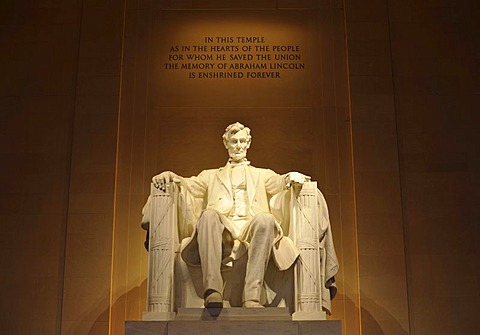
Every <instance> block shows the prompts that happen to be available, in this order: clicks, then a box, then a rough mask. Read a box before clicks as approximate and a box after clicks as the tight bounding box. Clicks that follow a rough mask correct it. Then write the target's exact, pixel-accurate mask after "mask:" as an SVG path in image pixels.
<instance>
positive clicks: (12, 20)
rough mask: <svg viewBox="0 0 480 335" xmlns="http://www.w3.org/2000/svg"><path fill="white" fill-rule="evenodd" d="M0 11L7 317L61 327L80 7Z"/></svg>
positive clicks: (14, 4)
mask: <svg viewBox="0 0 480 335" xmlns="http://www.w3.org/2000/svg"><path fill="white" fill-rule="evenodd" d="M0 8H1V9H0V48H1V52H0V59H1V60H0V68H1V71H0V72H1V76H0V120H1V121H0V161H1V163H0V171H1V172H0V189H1V194H0V250H1V252H0V253H1V257H0V267H1V268H2V271H1V273H2V274H1V276H0V290H1V293H0V295H1V296H2V298H1V299H0V311H1V312H0V314H1V316H0V318H1V320H0V323H1V324H2V327H3V329H2V333H5V334H59V333H60V328H61V324H60V320H61V315H62V299H63V284H64V278H63V272H64V267H65V242H66V238H65V233H66V222H67V212H68V210H67V208H68V199H69V182H70V160H71V150H72V138H73V118H74V110H75V98H76V84H77V66H78V49H79V43H80V26H81V5H80V4H79V2H78V1H64V2H63V4H62V5H59V4H55V3H51V2H48V1H44V2H42V1H41V2H37V1H2V2H1V4H0Z"/></svg>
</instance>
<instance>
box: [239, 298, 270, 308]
mask: <svg viewBox="0 0 480 335" xmlns="http://www.w3.org/2000/svg"><path fill="white" fill-rule="evenodd" d="M243 307H245V308H265V307H264V306H262V305H260V303H259V302H258V301H255V300H247V301H245V302H244V303H243Z"/></svg>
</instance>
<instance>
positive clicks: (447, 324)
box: [346, 0, 480, 334]
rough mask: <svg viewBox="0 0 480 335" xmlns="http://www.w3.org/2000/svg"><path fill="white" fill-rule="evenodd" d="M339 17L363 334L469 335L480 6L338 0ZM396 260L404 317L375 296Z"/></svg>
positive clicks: (475, 241)
mask: <svg viewBox="0 0 480 335" xmlns="http://www.w3.org/2000/svg"><path fill="white" fill-rule="evenodd" d="M346 17H347V40H348V45H349V66H350V78H351V99H352V120H353V126H352V128H353V141H354V155H355V163H356V170H355V178H356V198H357V204H358V207H357V219H358V227H359V228H358V231H359V258H360V285H361V292H362V298H361V304H362V328H363V330H364V333H367V334H400V333H404V332H407V330H408V327H409V328H410V333H412V334H471V333H475V332H476V330H477V329H478V325H477V322H476V320H475V318H476V315H477V313H476V310H477V309H478V307H479V304H480V297H479V286H478V280H479V266H478V252H479V249H478V248H479V247H478V245H479V238H478V236H479V226H478V222H479V212H478V204H479V193H478V185H479V178H478V174H477V173H476V171H477V170H478V168H479V158H478V157H479V156H478V150H479V143H480V138H479V135H478V134H479V131H478V130H479V127H478V121H479V116H478V107H477V103H478V102H477V100H478V93H479V91H478V87H479V56H480V52H479V51H480V44H479V36H480V35H479V32H480V31H479V17H480V12H479V5H478V3H477V2H475V1H426V2H425V1H400V0H388V1H384V0H378V1H354V0H347V1H346ZM395 156H396V157H395ZM395 162H396V165H397V166H395V164H393V165H392V164H390V163H395ZM388 171H390V172H391V173H388ZM386 176H388V177H386ZM380 181H381V182H380ZM392 188H393V189H392ZM388 199H394V201H388ZM392 204H394V205H395V207H394V212H393V211H392V207H391V206H392ZM379 207H380V208H383V210H379V211H378V213H381V212H382V211H383V213H384V214H387V215H386V216H385V215H380V214H378V213H377V214H378V215H376V213H374V212H372V210H375V208H379ZM399 209H401V212H399ZM362 212H365V213H362ZM389 212H390V213H389ZM391 213H395V215H388V214H391ZM379 215H380V216H379ZM382 235H383V236H382ZM393 236H395V238H393V239H392V237H393ZM375 237H378V238H375ZM402 239H403V241H402ZM372 244H373V245H375V244H377V245H379V247H378V248H377V250H376V251H375V250H373V248H372ZM402 247H403V248H404V250H405V252H404V253H402V252H401V249H402ZM395 249H396V251H395ZM372 254H376V255H374V257H373V258H372V256H371V255H372ZM402 256H403V257H405V258H404V259H403V260H402V259H401V257H402ZM375 258H376V260H375V261H374V262H373V260H374V259H375ZM370 260H372V261H370ZM399 268H404V269H405V270H406V273H407V283H406V289H407V292H408V319H405V320H404V323H403V324H399V323H397V322H396V321H398V317H400V316H401V315H403V316H405V314H404V311H405V309H402V313H399V309H398V307H395V304H389V303H388V302H385V301H384V302H381V300H379V299H378V298H379V296H384V297H388V296H390V298H391V299H394V298H395V292H396V289H398V287H399V285H404V284H402V283H400V282H399V280H398V279H397V278H396V274H397V273H398V269H399ZM372 275H373V276H374V277H375V278H374V280H375V281H374V283H375V284H374V285H372V286H371V287H370V288H369V281H368V280H365V278H366V277H367V278H368V277H370V276H372ZM372 287H373V290H372V289H371V288H372ZM371 296H374V297H375V298H374V299H371ZM391 299H390V301H391ZM379 301H380V303H379ZM397 306H398V305H397ZM395 319H397V320H395ZM399 326H401V327H400V328H399Z"/></svg>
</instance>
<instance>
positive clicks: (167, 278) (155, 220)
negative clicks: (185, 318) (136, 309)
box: [148, 183, 178, 319]
mask: <svg viewBox="0 0 480 335" xmlns="http://www.w3.org/2000/svg"><path fill="white" fill-rule="evenodd" d="M177 194H178V190H177V186H176V185H175V184H174V183H169V184H168V187H166V189H165V191H163V190H160V189H157V188H156V187H155V186H154V185H153V184H151V210H152V213H151V220H150V227H149V231H150V243H149V246H150V247H149V253H148V264H149V281H148V312H150V313H155V314H158V315H159V316H160V318H164V319H169V318H170V315H171V314H172V313H173V312H174V305H175V304H174V297H175V288H174V261H175V250H176V249H177V248H178V228H177V225H176V222H177ZM162 315H164V317H162ZM157 317H158V316H157Z"/></svg>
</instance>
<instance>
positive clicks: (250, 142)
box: [247, 140, 252, 149]
mask: <svg viewBox="0 0 480 335" xmlns="http://www.w3.org/2000/svg"><path fill="white" fill-rule="evenodd" d="M250 144H252V140H250V141H248V143H247V149H250Z"/></svg>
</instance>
